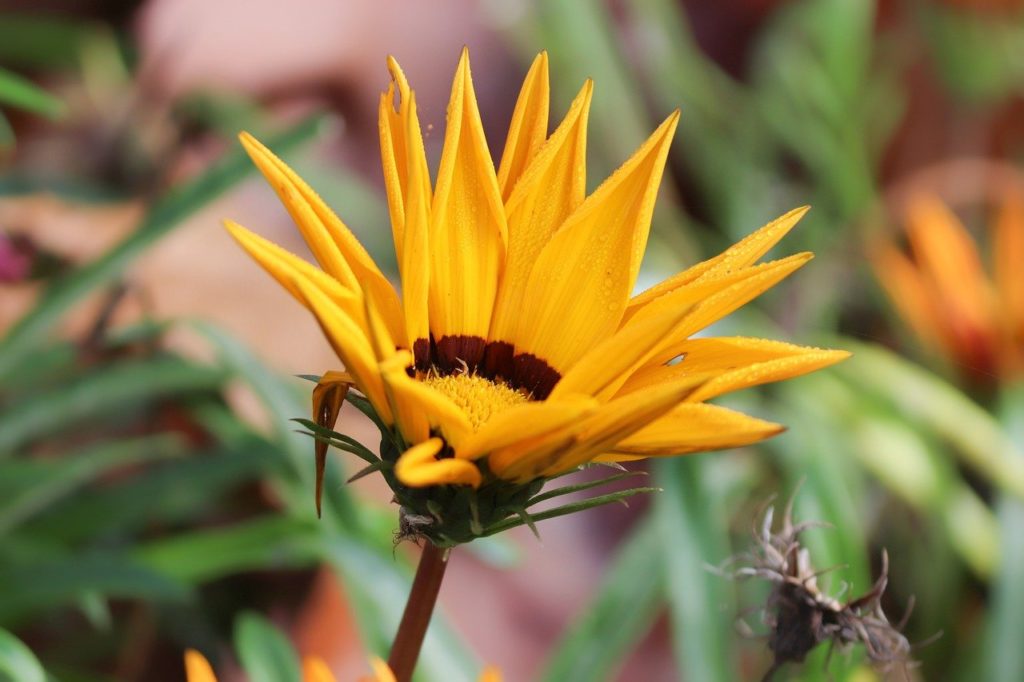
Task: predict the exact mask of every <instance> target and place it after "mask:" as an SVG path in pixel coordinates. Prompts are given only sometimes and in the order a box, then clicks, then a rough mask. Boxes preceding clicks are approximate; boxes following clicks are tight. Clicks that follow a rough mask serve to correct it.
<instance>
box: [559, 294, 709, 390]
mask: <svg viewBox="0 0 1024 682" xmlns="http://www.w3.org/2000/svg"><path fill="white" fill-rule="evenodd" d="M690 310H691V307H682V308H680V309H678V310H677V311H675V312H671V311H670V312H666V313H664V314H661V315H658V316H655V317H653V318H650V319H643V320H637V321H636V322H633V323H630V324H627V325H626V326H625V327H623V328H622V329H620V330H619V331H618V332H616V333H615V334H613V335H612V336H610V337H608V338H606V339H604V340H603V341H600V342H599V343H598V344H597V345H596V346H594V347H593V348H591V349H590V350H589V351H587V353H586V354H585V355H584V356H583V357H582V358H580V360H579V362H577V363H576V364H575V365H573V366H572V369H570V370H569V371H568V372H567V373H566V375H565V376H563V377H562V379H561V380H560V381H559V382H558V383H557V384H556V385H555V388H554V390H553V391H551V396H550V397H551V398H552V399H556V398H559V397H561V396H563V395H567V394H569V393H583V394H586V395H593V396H598V395H600V394H601V392H602V391H604V389H605V388H607V387H608V386H609V384H611V383H612V382H614V381H615V380H616V379H619V378H621V377H623V375H627V374H628V373H629V372H630V371H631V370H633V369H634V368H635V367H636V366H638V365H639V364H640V363H642V362H643V361H644V360H645V359H646V358H647V357H648V356H649V355H650V354H651V352H652V351H653V350H654V349H655V348H656V347H657V346H658V344H659V343H661V340H662V339H663V338H665V337H666V336H667V335H668V334H669V333H670V332H671V330H672V329H673V328H674V327H675V326H676V325H678V324H679V323H680V321H682V320H683V319H684V318H685V317H686V316H687V315H688V314H689V313H690Z"/></svg>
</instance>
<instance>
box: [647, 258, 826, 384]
mask: <svg viewBox="0 0 1024 682" xmlns="http://www.w3.org/2000/svg"><path fill="white" fill-rule="evenodd" d="M812 257H813V255H812V254H811V253H798V254H795V255H792V256H789V257H788V258H782V259H779V260H776V261H770V262H768V263H762V264H760V265H755V266H753V267H751V268H748V270H750V271H751V272H752V274H751V275H750V276H749V277H744V278H743V279H741V280H740V281H739V282H737V283H735V284H733V285H731V286H729V287H727V288H725V289H722V290H721V291H719V292H718V293H716V294H714V295H712V296H710V297H709V298H707V299H706V300H704V301H702V302H701V303H700V304H699V305H697V306H695V307H694V309H693V311H692V312H691V313H690V314H689V315H687V316H686V319H684V320H683V322H682V323H680V324H679V325H677V326H676V327H675V328H674V329H673V330H672V332H671V333H670V334H668V335H667V336H666V337H665V338H664V339H663V340H662V342H661V343H660V344H659V346H658V350H657V351H656V352H655V353H653V354H652V355H651V361H652V362H653V363H655V364H662V363H664V362H667V361H668V360H670V359H671V358H673V357H675V356H676V355H678V352H677V347H678V345H679V344H680V343H682V342H683V341H685V340H686V339H687V338H689V337H690V336H692V335H693V334H695V333H697V332H698V331H700V330H701V329H704V328H705V327H707V326H708V325H711V324H713V323H715V322H717V321H718V320H720V319H722V318H723V317H725V316H726V315H728V314H730V313H732V312H733V311H734V310H736V309H738V308H741V307H743V306H744V305H746V304H747V303H749V302H750V301H751V300H753V299H754V298H756V297H757V296H759V295H761V294H762V293H764V292H765V291H767V290H768V289H770V288H772V287H773V286H775V285H776V284H778V283H779V282H780V281H782V280H783V279H785V278H786V277H788V276H789V275H790V274H792V273H793V272H794V271H795V270H797V269H799V268H800V267H801V266H803V265H804V263H806V262H807V261H809V260H811V258H812Z"/></svg>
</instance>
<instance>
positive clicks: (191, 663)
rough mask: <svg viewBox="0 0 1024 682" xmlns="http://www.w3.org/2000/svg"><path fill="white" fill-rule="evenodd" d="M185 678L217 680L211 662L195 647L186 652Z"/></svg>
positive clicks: (193, 681) (190, 680) (190, 681)
mask: <svg viewBox="0 0 1024 682" xmlns="http://www.w3.org/2000/svg"><path fill="white" fill-rule="evenodd" d="M185 679H186V680H188V682H217V676H216V675H214V674H213V668H211V667H210V662H209V661H207V660H206V657H205V656H203V655H202V654H201V653H199V652H198V651H196V650H195V649H189V650H188V651H186V652H185Z"/></svg>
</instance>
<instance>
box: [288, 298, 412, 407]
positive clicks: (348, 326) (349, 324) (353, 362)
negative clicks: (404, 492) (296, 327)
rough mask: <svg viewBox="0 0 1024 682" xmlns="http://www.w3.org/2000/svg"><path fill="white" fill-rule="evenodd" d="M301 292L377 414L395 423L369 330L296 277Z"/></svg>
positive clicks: (306, 303)
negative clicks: (368, 333) (368, 336)
mask: <svg viewBox="0 0 1024 682" xmlns="http://www.w3.org/2000/svg"><path fill="white" fill-rule="evenodd" d="M295 286H296V287H297V288H298V290H299V294H300V295H301V296H302V298H303V299H304V300H305V305H306V307H307V308H309V309H310V311H311V312H312V313H313V315H314V316H315V317H316V320H317V322H319V323H320V328H321V329H322V330H323V332H324V335H325V336H326V337H327V340H328V341H329V342H330V344H331V347H332V348H334V352H335V353H337V354H338V357H339V358H341V361H342V362H343V363H344V364H345V369H346V370H347V371H348V372H349V373H350V374H351V375H352V377H353V378H354V379H355V380H356V385H357V386H358V387H359V390H360V391H362V392H363V394H364V395H365V396H366V397H367V399H369V401H370V402H371V403H373V406H374V408H375V409H376V410H377V414H378V415H380V418H381V419H382V420H383V421H384V423H386V424H391V423H393V421H394V419H393V417H392V415H391V409H390V407H389V406H388V401H387V398H386V396H385V394H384V385H383V382H382V381H381V377H380V373H379V372H378V370H377V361H376V358H375V357H374V353H373V349H372V348H371V346H370V341H369V340H368V339H367V337H366V330H364V329H363V328H361V327H360V326H359V325H358V324H357V323H356V322H355V321H353V320H352V318H351V317H349V316H348V315H347V314H345V312H344V311H343V310H342V309H341V308H339V307H338V306H337V305H336V304H335V303H334V302H333V301H331V300H330V299H329V298H328V297H327V296H326V295H325V294H324V293H323V292H322V291H320V290H319V289H317V288H316V287H313V286H311V285H310V284H308V283H306V282H304V281H303V280H295Z"/></svg>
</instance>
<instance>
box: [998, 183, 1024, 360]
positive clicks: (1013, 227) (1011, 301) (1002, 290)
mask: <svg viewBox="0 0 1024 682" xmlns="http://www.w3.org/2000/svg"><path fill="white" fill-rule="evenodd" d="M993 241H994V244H993V247H992V253H993V256H994V261H995V268H994V269H995V280H996V288H997V290H998V291H999V297H1000V301H999V303H1000V308H1001V310H1002V315H1003V316H1004V319H1005V328H1006V332H1007V336H1008V337H1009V344H1010V345H1011V346H1012V348H1011V350H1010V352H1011V353H1013V352H1016V353H1017V354H1020V351H1019V350H1018V349H1020V348H1021V347H1022V345H1021V343H1022V341H1024V277H1022V276H1021V263H1024V197H1022V196H1021V195H1020V194H1017V193H1013V194H1009V195H1007V197H1006V199H1005V200H1004V202H1003V206H1002V209H1001V210H1000V211H999V217H998V218H997V219H996V224H995V236H994V238H993Z"/></svg>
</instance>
